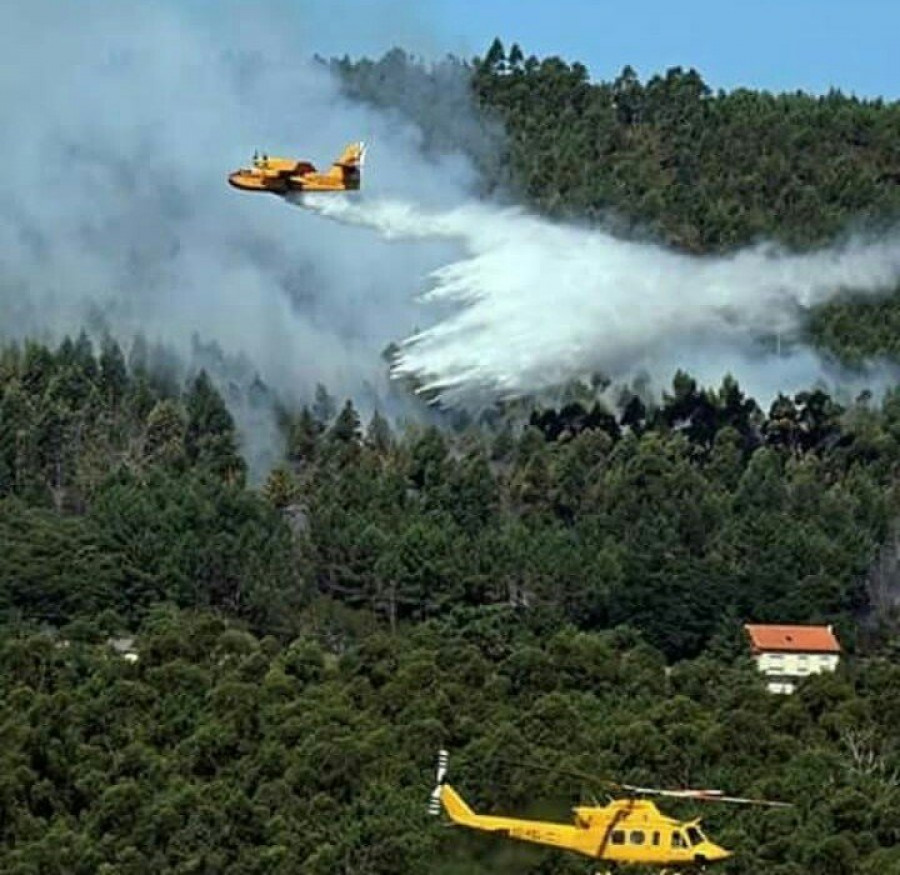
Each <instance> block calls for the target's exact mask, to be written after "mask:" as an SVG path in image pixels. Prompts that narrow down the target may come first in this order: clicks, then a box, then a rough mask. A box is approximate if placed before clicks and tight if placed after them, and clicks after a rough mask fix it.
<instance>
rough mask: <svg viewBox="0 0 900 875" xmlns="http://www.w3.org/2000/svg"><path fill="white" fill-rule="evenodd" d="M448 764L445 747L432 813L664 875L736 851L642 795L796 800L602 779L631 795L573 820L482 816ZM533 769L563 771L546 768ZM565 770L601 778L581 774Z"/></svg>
mask: <svg viewBox="0 0 900 875" xmlns="http://www.w3.org/2000/svg"><path fill="white" fill-rule="evenodd" d="M448 763H449V755H448V753H447V751H445V750H442V751H439V753H438V766H437V786H436V787H435V788H434V791H433V792H432V794H431V801H430V803H429V813H431V814H434V815H437V814H440V810H441V808H442V807H443V809H444V811H446V813H447V815H448V816H449V818H450V819H451V820H452V821H453V822H454V823H457V824H459V825H460V826H465V827H469V828H470V829H477V830H481V831H483V832H490V833H494V834H495V835H500V836H503V837H504V838H510V839H517V840H519V841H524V842H532V843H534V844H539V845H548V846H550V847H553V848H560V849H562V850H566V851H573V852H574V853H576V854H582V855H583V856H585V857H590V858H592V859H594V860H602V861H604V862H606V863H611V864H613V865H616V866H617V865H620V864H621V865H643V866H658V867H660V868H661V875H662V873H665V872H667V871H669V870H671V869H682V870H684V869H694V870H702V869H704V868H705V867H706V865H707V864H709V863H715V862H718V861H720V860H725V859H727V858H728V857H730V856H731V851H727V850H725V848H723V847H720V846H719V845H717V844H715V843H714V842H712V841H710V839H708V838H707V837H706V836H705V835H704V834H703V831H702V830H701V829H700V820H699V818H697V819H695V820H676V819H675V818H672V817H667V816H666V815H665V814H663V813H662V812H661V811H660V810H659V809H658V808H657V807H656V805H655V804H654V803H653V802H652V801H650V800H649V799H643V798H640V797H642V796H648V795H654V796H668V797H672V798H675V799H693V800H699V801H704V802H730V803H734V804H739V805H766V806H770V807H773V808H789V807H790V803H786V802H771V801H769V800H767V799H746V798H743V797H739V796H726V795H725V794H724V793H723V792H722V791H720V790H688V789H685V790H661V789H658V788H656V787H638V786H635V785H634V784H618V783H616V782H614V781H602V783H604V784H605V785H606V786H608V787H610V788H614V789H615V790H616V791H618V792H620V793H623V794H625V795H626V798H622V799H612V800H611V801H610V802H609V803H607V804H606V805H590V806H578V807H576V808H574V809H573V813H574V815H575V817H574V822H573V823H572V824H567V823H554V822H550V821H541V820H524V819H521V818H517V817H498V816H495V815H486V814H476V813H475V812H474V811H473V810H472V809H471V808H470V807H469V806H468V805H467V804H466V802H465V800H464V799H463V798H462V796H460V795H459V793H457V791H456V790H455V789H454V788H453V787H452V786H451V785H450V784H449V783H447V767H448ZM531 767H533V768H545V769H548V770H551V771H560V772H562V770H552V769H549V768H548V767H543V766H531ZM564 773H565V774H570V775H575V776H577V777H580V778H588V779H590V780H592V781H596V780H597V779H596V778H593V777H591V776H589V775H583V774H581V773H580V772H564ZM598 875H599V873H598Z"/></svg>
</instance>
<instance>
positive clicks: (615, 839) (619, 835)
mask: <svg viewBox="0 0 900 875" xmlns="http://www.w3.org/2000/svg"><path fill="white" fill-rule="evenodd" d="M611 841H612V843H613V844H614V845H624V844H625V830H624V829H617V830H613V834H612V838H611Z"/></svg>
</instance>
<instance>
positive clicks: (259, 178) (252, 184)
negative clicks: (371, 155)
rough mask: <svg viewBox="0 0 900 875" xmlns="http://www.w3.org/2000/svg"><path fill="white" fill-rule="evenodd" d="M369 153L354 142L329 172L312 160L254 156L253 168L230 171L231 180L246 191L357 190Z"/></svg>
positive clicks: (362, 146) (275, 192)
mask: <svg viewBox="0 0 900 875" xmlns="http://www.w3.org/2000/svg"><path fill="white" fill-rule="evenodd" d="M365 156H366V144H365V143H363V142H358V143H351V144H350V145H349V146H347V148H346V149H344V151H343V152H341V155H340V157H339V158H338V159H337V160H336V161H335V162H334V163H333V164H332V165H331V167H330V168H329V170H327V171H326V172H325V173H319V172H318V171H317V170H316V168H315V167H314V166H313V165H312V164H310V163H309V161H302V160H298V159H296V158H272V157H270V156H269V155H254V156H253V166H252V167H249V168H247V167H242V168H241V169H240V170H235V171H234V173H231V174H229V176H228V181H229V183H231V185H233V186H234V187H235V188H240V189H242V190H244V191H270V192H272V193H273V194H288V193H289V192H297V191H356V190H357V189H358V188H359V185H360V175H361V174H360V171H361V170H362V166H363V162H364V160H365Z"/></svg>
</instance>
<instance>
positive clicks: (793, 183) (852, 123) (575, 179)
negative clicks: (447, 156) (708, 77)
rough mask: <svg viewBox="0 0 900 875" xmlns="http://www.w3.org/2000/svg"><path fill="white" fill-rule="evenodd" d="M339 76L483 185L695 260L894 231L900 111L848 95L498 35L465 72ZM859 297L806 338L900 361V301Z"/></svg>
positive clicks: (393, 55)
mask: <svg viewBox="0 0 900 875" xmlns="http://www.w3.org/2000/svg"><path fill="white" fill-rule="evenodd" d="M331 68H332V69H333V70H334V71H335V72H336V73H338V75H340V76H341V78H342V80H343V82H344V87H345V89H346V90H347V92H348V93H349V94H350V95H352V96H353V97H355V98H358V99H363V100H368V101H371V102H373V103H375V104H376V105H378V106H388V107H392V108H394V109H396V110H397V111H399V112H401V113H403V114H404V115H405V116H407V117H409V118H411V119H412V120H413V121H415V122H417V123H419V124H423V125H425V126H426V127H427V129H428V130H429V131H430V136H429V139H428V143H429V145H430V146H431V147H432V148H439V147H443V148H445V149H448V150H460V151H467V152H468V153H469V154H470V156H471V158H472V159H473V161H474V162H475V163H476V165H477V166H478V168H479V170H480V171H481V174H482V178H483V180H484V185H485V188H486V189H487V190H489V191H494V192H498V191H500V192H506V193H507V195H508V196H509V195H511V196H512V197H514V198H515V199H516V200H519V201H524V202H525V203H528V204H530V205H531V206H533V207H534V208H535V209H537V210H539V211H541V212H543V213H545V214H548V215H550V216H554V217H559V218H576V219H584V218H587V219H590V220H594V221H600V222H603V223H604V225H606V226H609V227H611V228H613V229H615V230H617V231H619V232H621V233H638V234H641V235H646V234H650V235H652V236H653V237H654V238H655V239H658V240H660V241H663V242H665V243H668V244H670V245H672V246H675V247H678V248H679V249H684V250H687V251H690V252H696V253H707V252H720V251H727V250H731V249H734V248H735V247H738V246H742V245H746V244H750V243H755V242H758V241H761V240H774V241H779V242H781V243H783V244H785V245H786V246H789V247H793V248H808V247H812V246H817V245H823V244H827V243H829V242H832V241H834V240H836V239H838V240H841V239H845V238H846V237H847V236H848V235H851V234H854V233H868V234H880V233H885V232H893V233H897V228H898V216H900V103H885V102H883V101H881V100H868V101H867V100H860V99H858V98H856V97H852V96H848V95H845V94H842V93H841V92H839V91H832V92H831V93H829V94H827V95H824V96H820V97H815V96H812V95H808V94H804V93H801V92H797V93H794V94H770V93H768V92H760V91H751V90H749V89H739V90H736V91H732V92H722V91H720V92H718V93H713V92H712V90H711V89H710V88H709V86H707V84H706V83H705V82H704V81H703V78H702V76H701V75H700V74H699V73H698V72H697V71H696V70H683V69H681V68H674V69H671V70H668V71H666V72H665V73H658V74H654V75H651V76H649V77H648V78H647V79H646V80H645V81H642V80H641V79H640V77H639V76H638V75H637V74H636V73H635V71H634V70H633V69H631V68H628V67H627V68H625V69H624V70H623V71H622V73H621V74H620V75H619V76H618V77H617V78H616V79H615V80H613V81H611V82H604V81H599V82H597V81H591V80H590V78H589V75H588V71H587V69H586V68H585V67H584V66H583V65H582V64H579V63H573V64H569V63H566V62H565V61H563V60H562V59H560V58H557V57H550V58H543V59H538V58H535V57H534V56H530V57H527V58H526V57H525V56H524V55H523V52H522V50H521V49H520V48H519V47H518V46H516V45H513V46H511V47H510V49H509V51H508V52H507V51H505V50H504V47H503V44H502V43H501V42H500V41H499V40H497V41H495V43H494V44H493V45H492V46H491V48H490V49H489V51H488V52H487V53H486V55H485V56H484V57H483V58H480V59H478V58H476V59H475V61H474V62H473V64H472V65H469V66H465V65H463V64H461V62H458V61H455V60H453V59H450V60H448V61H446V62H444V63H442V64H438V65H436V66H431V65H426V64H424V63H421V62H417V61H416V60H415V59H414V58H411V57H409V56H407V55H405V54H404V53H403V52H402V51H400V50H395V51H393V52H390V53H388V54H387V55H385V56H384V57H383V58H381V59H380V60H378V61H369V60H362V61H358V62H351V61H349V60H348V59H344V60H342V61H332V62H331ZM448 80H450V81H456V82H459V81H464V82H467V83H469V84H470V87H471V89H472V92H473V94H474V97H475V100H476V102H477V104H478V105H479V107H480V108H481V110H482V113H483V115H482V116H481V117H480V118H481V121H482V130H481V135H480V136H475V135H474V134H473V131H472V122H471V121H468V122H467V123H465V124H463V123H461V122H460V121H459V119H461V118H462V119H464V120H465V119H469V117H470V115H467V114H466V112H465V107H464V106H463V103H462V100H461V98H460V97H459V94H460V91H461V90H462V89H461V88H459V87H458V86H457V88H456V89H455V90H454V91H452V94H453V95H454V99H453V102H452V104H450V105H448V104H447V101H446V98H445V97H444V95H445V94H446V92H447V85H446V83H447V81H448ZM436 108H437V109H436ZM438 110H440V111H438ZM498 125H499V126H500V127H501V128H502V130H503V131H504V132H505V133H506V135H507V136H506V137H505V138H500V137H498V136H497V130H496V126H498ZM848 293H850V298H849V301H846V300H845V301H841V302H839V303H835V304H831V305H828V306H826V307H823V308H821V309H820V310H818V311H817V312H816V313H815V314H814V316H813V318H812V320H811V322H810V325H809V335H810V338H811V339H812V340H814V341H815V342H816V343H817V344H820V345H822V346H824V347H827V348H828V349H830V350H832V351H833V352H835V353H837V354H838V355H839V356H840V357H842V358H844V359H846V360H848V361H849V362H853V363H858V362H859V361H860V360H861V359H863V358H866V357H869V356H873V355H878V354H887V355H889V356H890V357H892V358H896V357H897V352H898V350H897V341H896V336H897V333H896V331H894V330H893V327H894V326H896V325H898V323H900V296H894V297H892V298H890V299H889V300H887V301H883V302H875V303H871V302H870V303H868V304H860V303H857V302H854V301H853V300H852V290H848Z"/></svg>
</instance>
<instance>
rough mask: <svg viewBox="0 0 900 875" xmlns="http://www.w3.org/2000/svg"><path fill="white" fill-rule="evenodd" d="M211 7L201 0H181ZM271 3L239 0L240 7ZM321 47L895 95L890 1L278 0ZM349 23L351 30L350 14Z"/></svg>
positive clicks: (897, 7) (898, 13)
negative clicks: (514, 50) (498, 49)
mask: <svg viewBox="0 0 900 875" xmlns="http://www.w3.org/2000/svg"><path fill="white" fill-rule="evenodd" d="M183 2H188V3H192V4H193V5H194V6H197V7H201V8H203V7H205V8H206V9H209V8H210V4H209V2H205V0H183ZM266 5H267V4H266V3H254V4H252V6H251V4H250V3H243V4H241V3H237V4H235V6H236V8H237V9H242V10H244V12H243V14H244V15H254V16H255V15H258V14H259V13H258V12H252V13H251V12H249V10H250V9H254V10H257V9H260V8H265V7H266ZM281 5H282V6H283V7H284V8H287V9H289V10H290V12H289V13H288V14H289V15H291V16H292V17H296V18H297V19H299V20H301V22H302V25H301V26H302V28H303V29H304V30H306V31H307V32H308V33H309V34H310V43H311V45H313V46H314V48H315V50H317V51H319V52H321V53H323V54H343V53H345V52H346V53H348V54H350V55H355V54H360V53H367V54H380V53H381V52H383V51H384V50H386V49H388V48H390V47H391V46H392V45H401V46H403V47H404V48H408V49H410V50H412V51H415V52H417V53H421V54H423V55H432V56H433V55H439V54H443V53H445V52H452V53H454V54H458V55H463V56H471V55H474V54H483V53H484V51H485V49H486V47H487V45H488V44H489V43H490V41H491V40H492V39H493V37H494V36H498V35H499V36H500V38H501V39H502V40H503V41H504V43H505V44H506V45H507V46H509V45H510V43H512V42H516V41H517V42H519V43H520V44H521V46H522V48H523V49H524V50H525V52H526V54H536V55H538V56H544V55H548V54H557V55H560V56H562V57H563V58H565V59H567V60H570V61H575V60H579V61H581V62H582V63H584V64H586V65H587V66H588V68H589V69H590V70H591V73H592V75H593V76H594V77H595V78H598V79H605V78H609V77H611V76H615V75H616V74H617V73H618V72H619V71H620V70H621V69H622V67H623V66H624V65H625V64H631V65H632V66H633V67H634V68H635V69H636V70H637V71H638V73H639V74H640V75H641V77H642V78H645V77H646V76H648V75H652V74H653V73H656V72H661V71H664V70H665V69H667V68H668V67H673V66H679V65H680V66H682V67H695V68H696V69H697V70H699V71H700V73H701V74H702V75H703V77H704V79H705V80H706V81H707V83H708V84H710V85H711V86H712V87H713V88H725V89H731V88H735V87H739V86H746V87H750V88H764V89H768V90H771V91H794V90H797V89H802V90H805V91H812V92H824V91H827V90H828V89H829V88H830V87H831V86H835V87H839V88H841V89H842V90H843V91H845V92H853V93H856V94H858V95H859V96H865V97H877V96H883V97H885V98H887V99H890V100H896V99H898V98H900V60H898V54H897V41H896V34H897V33H898V32H900V3H898V2H897V0H855V2H853V3H851V2H849V0H678V2H673V0H641V2H630V3H629V2H621V0H616V2H612V0H552V2H550V0H417V2H414V0H284V2H283V3H282V4H281ZM350 20H354V25H353V26H352V27H348V24H347V23H348V21H350Z"/></svg>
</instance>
